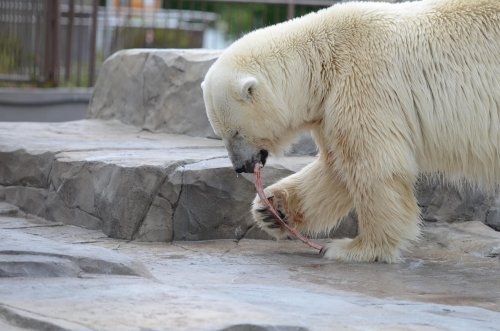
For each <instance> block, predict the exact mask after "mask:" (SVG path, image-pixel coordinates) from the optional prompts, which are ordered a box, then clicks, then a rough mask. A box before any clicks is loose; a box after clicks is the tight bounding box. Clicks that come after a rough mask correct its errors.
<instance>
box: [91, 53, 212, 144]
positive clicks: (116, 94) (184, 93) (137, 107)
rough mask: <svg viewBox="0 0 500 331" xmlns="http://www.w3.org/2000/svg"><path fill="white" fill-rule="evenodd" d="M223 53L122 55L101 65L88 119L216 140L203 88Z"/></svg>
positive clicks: (111, 58) (117, 55) (117, 54)
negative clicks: (204, 82) (207, 75)
mask: <svg viewBox="0 0 500 331" xmlns="http://www.w3.org/2000/svg"><path fill="white" fill-rule="evenodd" d="M219 54H220V51H215V50H213V51H211V50H201V49H200V50H149V49H144V50H143V49H131V50H123V51H119V52H117V53H115V54H114V55H112V56H111V57H110V58H108V59H107V60H106V61H105V62H104V64H103V65H102V68H101V70H100V72H99V77H98V79H97V82H96V84H95V88H94V94H93V95H92V99H91V102H90V106H89V110H88V117H89V118H100V119H118V120H120V121H122V122H123V123H126V124H133V125H135V126H138V127H141V128H143V129H147V130H150V131H162V132H168V133H176V134H187V135H190V136H198V137H215V134H214V133H213V130H212V128H211V127H210V124H209V122H208V119H207V116H206V113H205V106H204V103H203V96H202V92H201V87H200V85H201V82H202V81H203V77H204V76H205V73H206V72H207V70H208V68H209V67H210V65H211V64H212V63H213V62H214V61H215V60H216V59H217V57H218V55H219Z"/></svg>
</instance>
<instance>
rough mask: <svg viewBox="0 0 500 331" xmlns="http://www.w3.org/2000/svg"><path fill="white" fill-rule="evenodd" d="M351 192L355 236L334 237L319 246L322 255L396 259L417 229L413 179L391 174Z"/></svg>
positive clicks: (352, 259)
mask: <svg viewBox="0 0 500 331" xmlns="http://www.w3.org/2000/svg"><path fill="white" fill-rule="evenodd" d="M354 194H355V195H356V196H357V199H356V206H355V208H356V211H357V214H358V231H359V234H358V236H357V237H356V238H354V239H340V240H334V241H333V242H332V243H329V244H327V245H326V246H325V247H324V248H323V250H322V252H321V253H322V255H323V256H324V257H326V258H329V259H334V260H339V261H346V262H387V263H393V262H397V261H398V260H399V258H400V250H401V249H404V248H406V247H407V246H408V245H409V244H410V242H411V241H413V240H415V239H417V238H418V236H419V232H420V228H419V224H420V217H419V208H418V206H417V200H416V198H415V195H414V192H413V182H412V181H411V180H408V179H407V178H405V177H401V176H396V175H394V176H393V177H392V178H390V179H386V180H383V181H381V182H378V183H375V184H374V185H373V186H372V187H370V188H368V189H367V190H364V191H363V192H356V193H354Z"/></svg>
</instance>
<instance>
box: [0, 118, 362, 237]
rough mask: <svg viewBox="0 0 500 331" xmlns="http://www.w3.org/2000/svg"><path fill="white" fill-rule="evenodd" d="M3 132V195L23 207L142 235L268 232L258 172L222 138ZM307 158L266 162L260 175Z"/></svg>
mask: <svg viewBox="0 0 500 331" xmlns="http://www.w3.org/2000/svg"><path fill="white" fill-rule="evenodd" d="M27 132H29V134H26V133H27ZM0 137H1V140H0V158H1V160H2V162H0V196H1V197H3V198H4V199H5V200H6V201H8V202H9V203H12V204H14V205H16V206H19V207H20V208H21V209H22V210H23V211H25V212H27V213H31V214H34V215H37V216H40V217H43V218H45V219H48V220H52V221H56V222H63V223H66V224H73V225H78V226H82V227H86V228H89V229H100V230H102V231H103V232H104V233H105V234H106V235H108V236H110V237H113V238H123V239H134V240H140V241H171V240H173V239H176V240H201V239H217V238H231V239H241V238H243V237H247V238H250V237H251V238H267V236H266V235H265V234H264V233H262V232H261V231H260V230H258V229H253V228H252V226H253V221H252V219H251V217H250V213H249V210H250V202H251V201H252V199H253V196H254V195H255V189H254V187H253V179H252V177H251V176H248V175H245V176H237V175H236V173H235V172H234V170H233V169H232V166H231V164H230V162H229V159H228V158H227V153H226V150H225V148H224V146H223V144H222V142H221V141H220V140H215V139H206V138H198V137H189V136H186V135H172V134H160V133H151V132H148V131H143V130H141V129H139V128H136V127H133V126H128V125H125V124H122V123H120V122H117V121H102V120H82V121H76V122H68V123H53V124H49V123H44V124H42V123H16V124H0ZM311 161H312V158H310V157H295V158H285V159H283V160H281V161H280V160H278V161H274V162H270V163H269V164H268V166H266V170H265V172H264V173H265V177H264V178H265V180H266V181H267V182H268V183H272V182H274V181H276V180H278V179H279V178H282V177H284V176H286V175H289V174H291V173H293V172H294V171H296V170H298V169H300V168H301V167H302V166H304V165H305V164H307V163H309V162H311ZM280 162H282V163H280ZM284 164H286V166H285V165H284ZM214 206H216V208H214ZM350 233H355V230H354V231H350Z"/></svg>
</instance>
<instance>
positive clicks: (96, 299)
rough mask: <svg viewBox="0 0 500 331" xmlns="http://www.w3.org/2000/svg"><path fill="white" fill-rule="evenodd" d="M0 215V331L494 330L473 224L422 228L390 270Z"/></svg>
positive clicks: (490, 293) (487, 270)
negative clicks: (114, 235) (145, 239)
mask: <svg viewBox="0 0 500 331" xmlns="http://www.w3.org/2000/svg"><path fill="white" fill-rule="evenodd" d="M2 206H3V207H2V208H0V211H2V213H3V214H7V215H11V216H2V217H0V273H1V274H2V275H3V276H4V278H2V279H1V284H2V286H0V327H1V328H2V330H10V329H12V330H18V329H23V328H24V329H26V328H31V329H48V330H224V329H226V330H233V331H235V330H239V331H244V330H247V331H248V330H499V329H500V291H499V289H500V280H499V279H500V278H499V277H498V275H499V274H500V262H499V258H498V253H499V252H500V245H499V242H500V234H499V233H498V232H495V231H493V230H491V229H489V228H488V227H486V226H484V225H483V224H480V223H476V222H471V223H463V224H455V225H449V224H427V225H426V227H425V230H424V238H423V239H422V241H421V242H420V243H419V244H418V245H416V246H415V247H414V248H413V250H412V252H410V253H407V254H406V255H405V259H404V261H402V262H401V263H400V264H393V265H387V264H342V263H337V262H334V261H327V260H324V259H321V258H320V257H319V256H318V255H317V254H316V253H315V251H312V250H310V249H309V248H308V247H305V246H304V245H302V244H301V243H298V242H295V241H281V242H275V241H265V240H242V241H240V242H234V241H232V240H217V241H203V242H174V243H141V242H126V241H120V240H116V239H110V238H107V237H105V236H104V235H103V234H102V233H101V232H99V231H94V230H86V229H82V228H78V227H75V226H70V225H63V224H59V223H49V222H46V221H43V220H40V219H30V218H26V217H24V216H22V215H17V216H16V210H15V207H12V206H9V205H6V204H2ZM0 207H1V206H0ZM6 276H10V277H6Z"/></svg>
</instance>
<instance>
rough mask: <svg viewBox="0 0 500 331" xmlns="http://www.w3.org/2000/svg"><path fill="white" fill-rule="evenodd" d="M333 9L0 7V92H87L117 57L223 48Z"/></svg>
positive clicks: (135, 2) (225, 3)
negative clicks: (23, 87) (138, 51)
mask: <svg viewBox="0 0 500 331" xmlns="http://www.w3.org/2000/svg"><path fill="white" fill-rule="evenodd" d="M336 2H341V1H339V0H254V1H247V0H147V1H146V0H100V1H99V0H0V86H2V85H3V86H5V85H6V84H11V83H12V82H16V83H23V82H24V83H29V84H35V85H42V86H92V85H93V83H94V80H95V77H96V70H98V69H99V66H100V64H101V63H102V62H103V61H104V59H105V58H107V57H108V56H109V55H111V54H112V53H114V52H115V51H117V50H120V49H124V48H143V47H147V48H225V47H227V46H228V45H229V44H230V43H231V42H233V41H234V40H235V39H237V38H238V37H240V36H241V35H242V34H244V33H246V32H248V31H251V30H254V29H257V28H260V27H264V26H267V25H271V24H275V23H279V22H282V21H285V20H287V19H290V18H293V17H298V16H302V15H304V14H307V13H309V12H311V11H316V10H318V9H321V8H324V7H328V6H330V5H332V4H334V3H336ZM99 5H101V6H99Z"/></svg>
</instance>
